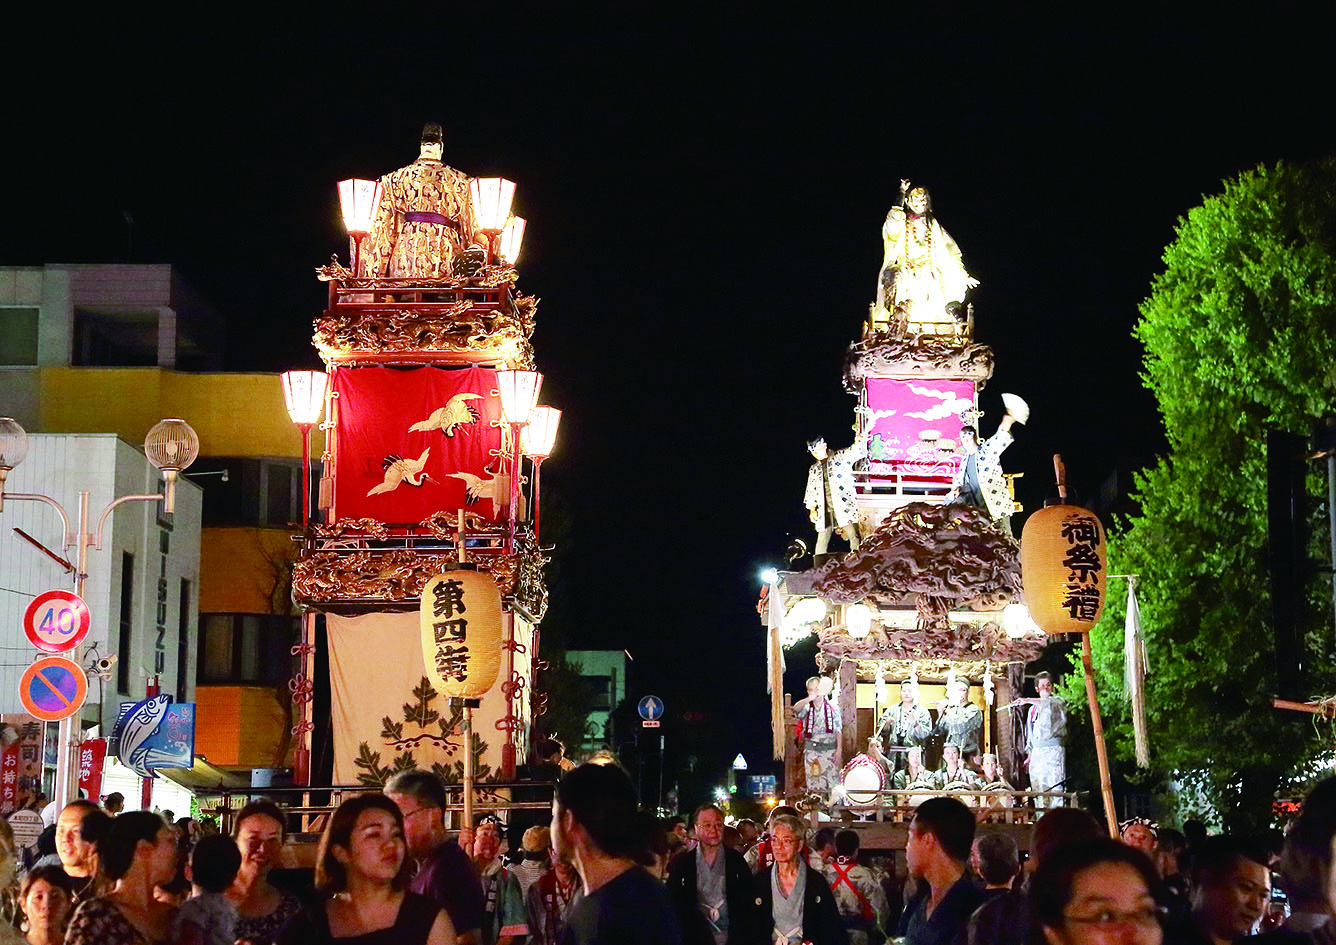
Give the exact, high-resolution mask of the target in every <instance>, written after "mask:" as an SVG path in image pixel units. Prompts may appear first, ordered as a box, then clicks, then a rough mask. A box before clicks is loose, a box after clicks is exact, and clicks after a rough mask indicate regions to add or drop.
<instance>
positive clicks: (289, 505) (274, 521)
mask: <svg viewBox="0 0 1336 945" xmlns="http://www.w3.org/2000/svg"><path fill="white" fill-rule="evenodd" d="M300 476H301V463H297V464H296V465H295V466H290V465H288V464H287V463H279V462H273V461H268V462H266V463H265V468H264V485H265V506H264V507H265V519H264V524H266V525H288V524H290V523H292V522H296V521H299V520H300V518H301V516H300V514H299V513H298V506H300V505H301V498H300V496H301V479H300ZM294 482H295V484H296V488H295V489H294V488H293V486H294Z"/></svg>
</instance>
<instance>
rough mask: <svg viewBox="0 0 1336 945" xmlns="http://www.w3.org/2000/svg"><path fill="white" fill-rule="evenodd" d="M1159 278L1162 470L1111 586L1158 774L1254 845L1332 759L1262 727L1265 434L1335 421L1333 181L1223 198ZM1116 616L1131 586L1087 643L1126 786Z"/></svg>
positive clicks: (1324, 634)
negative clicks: (1142, 663)
mask: <svg viewBox="0 0 1336 945" xmlns="http://www.w3.org/2000/svg"><path fill="white" fill-rule="evenodd" d="M1163 259H1164V263H1165V269H1164V271H1163V272H1162V273H1160V274H1159V275H1158V276H1157V277H1156V278H1155V279H1154V281H1153V283H1152V286H1151V294H1150V297H1149V298H1147V299H1146V300H1145V301H1144V302H1143V303H1142V304H1141V307H1140V314H1141V318H1140V321H1139V322H1138V324H1137V326H1136V329H1135V335H1136V337H1137V338H1138V339H1139V340H1140V341H1141V342H1142V343H1143V344H1144V345H1145V348H1146V355H1145V371H1144V373H1143V375H1142V378H1143V381H1144V382H1145V384H1146V386H1147V387H1148V388H1149V389H1150V390H1151V391H1153V392H1154V394H1155V396H1156V397H1157V398H1158V400H1159V406H1160V411H1161V413H1162V415H1163V417H1164V423H1165V430H1166V433H1167V435H1168V440H1169V444H1170V454H1169V455H1168V456H1167V457H1162V458H1161V459H1160V460H1159V461H1158V462H1157V464H1156V465H1155V466H1154V467H1152V468H1150V469H1147V470H1145V471H1143V472H1142V473H1141V474H1139V475H1138V477H1137V479H1136V498H1137V499H1138V500H1139V502H1140V509H1141V510H1140V514H1139V515H1137V516H1134V517H1132V518H1131V519H1130V521H1127V522H1124V523H1120V525H1121V527H1120V528H1119V529H1118V530H1117V532H1118V533H1117V534H1115V535H1113V536H1112V538H1111V539H1110V542H1109V551H1110V564H1111V568H1110V570H1111V571H1112V572H1114V573H1136V574H1139V575H1140V583H1139V584H1138V586H1137V595H1138V600H1139V601H1140V604H1141V611H1142V617H1143V627H1144V632H1145V636H1146V643H1147V650H1148V655H1149V665H1150V672H1149V676H1148V679H1147V686H1146V701H1147V707H1148V715H1149V727H1150V732H1151V739H1152V742H1151V752H1152V764H1153V765H1154V767H1155V772H1154V774H1158V775H1159V776H1161V777H1169V776H1173V777H1177V778H1178V779H1180V780H1187V781H1190V782H1193V783H1194V784H1196V785H1199V786H1200V787H1201V789H1202V790H1203V791H1204V793H1205V795H1206V797H1207V798H1208V799H1209V800H1210V801H1211V802H1212V803H1214V804H1215V805H1216V806H1217V807H1218V808H1219V810H1220V812H1221V815H1222V816H1223V818H1224V820H1225V823H1226V825H1227V826H1230V827H1235V828H1244V827H1257V826H1260V825H1262V824H1264V823H1266V822H1268V821H1269V818H1270V806H1271V805H1270V802H1271V799H1272V797H1274V795H1275V793H1276V791H1277V790H1278V789H1280V788H1281V787H1283V786H1284V785H1285V784H1286V783H1287V781H1289V780H1290V779H1292V778H1294V777H1295V776H1296V772H1299V771H1301V770H1303V769H1306V768H1307V767H1308V766H1309V765H1310V764H1311V763H1312V761H1313V759H1314V758H1315V757H1316V756H1317V755H1318V754H1319V753H1320V752H1322V751H1324V750H1325V751H1327V752H1329V751H1330V745H1329V739H1326V738H1319V736H1318V735H1317V734H1316V733H1315V731H1314V728H1313V726H1312V725H1311V724H1310V720H1309V718H1307V717H1301V716H1298V715H1295V714H1293V713H1286V712H1280V711H1277V710H1274V709H1272V708H1271V699H1272V697H1273V695H1274V693H1275V666H1274V659H1273V637H1272V620H1271V602H1270V594H1269V588H1268V577H1267V573H1268V572H1267V548H1266V501H1267V500H1266V430H1267V429H1268V428H1269V427H1276V428H1280V429H1284V430H1290V431H1293V432H1305V433H1306V432H1307V431H1308V429H1309V428H1310V426H1311V424H1312V423H1313V422H1314V421H1315V420H1316V419H1318V418H1320V417H1322V416H1324V415H1326V414H1329V413H1331V412H1333V406H1334V402H1336V396H1334V391H1333V386H1334V381H1336V374H1334V373H1333V372H1334V371H1336V163H1333V162H1332V161H1327V162H1323V163H1321V164H1316V165H1310V166H1303V167H1299V166H1294V165H1288V164H1280V165H1277V166H1276V167H1274V168H1266V167H1259V168H1257V169H1256V170H1254V171H1250V172H1247V173H1244V174H1242V175H1240V176H1239V177H1238V178H1237V179H1235V180H1231V181H1226V182H1225V183H1224V191H1223V193H1221V194H1218V195H1216V196H1212V197H1208V198H1206V199H1205V201H1204V202H1203V204H1202V205H1201V206H1199V207H1196V208H1195V209H1193V210H1191V211H1189V213H1188V215H1187V218H1186V219H1180V220H1179V222H1178V226H1177V228H1176V235H1175V239H1174V241H1173V242H1172V243H1171V244H1170V245H1169V247H1168V248H1167V249H1166V250H1165V252H1164V257H1163ZM1318 483H1319V480H1318V479H1317V477H1316V476H1314V477H1311V479H1310V492H1312V493H1313V494H1314V495H1315V496H1316V495H1318V494H1319V491H1318V488H1317V487H1318ZM1322 513H1323V516H1324V517H1325V510H1324V509H1323V510H1322ZM1308 587H1309V589H1310V593H1309V599H1308V601H1307V602H1306V603H1307V605H1308V612H1307V616H1308V638H1309V643H1310V654H1313V655H1314V656H1319V657H1320V660H1319V662H1318V663H1317V664H1316V666H1315V669H1316V672H1314V673H1312V674H1310V675H1311V678H1312V679H1313V680H1315V681H1316V685H1318V686H1325V687H1327V689H1328V691H1330V688H1331V686H1332V684H1333V680H1332V678H1331V675H1330V668H1331V664H1330V661H1329V651H1330V646H1331V645H1330V637H1331V628H1330V623H1331V618H1330V613H1331V612H1330V609H1329V607H1330V605H1329V598H1328V597H1327V596H1326V595H1327V593H1328V591H1325V590H1323V588H1322V583H1321V582H1318V581H1310V582H1309V584H1308ZM1125 600H1126V582H1125V581H1117V580H1115V581H1113V582H1111V586H1110V596H1109V602H1108V608H1107V610H1106V611H1105V615H1104V618H1103V620H1102V621H1101V623H1100V625H1099V626H1098V627H1097V628H1096V629H1095V631H1094V633H1093V634H1092V638H1091V642H1092V646H1093V647H1094V650H1095V654H1096V657H1095V658H1096V664H1097V667H1096V668H1097V677H1098V683H1099V691H1100V697H1101V707H1102V709H1103V710H1104V713H1105V716H1106V725H1107V727H1108V729H1109V731H1110V751H1111V754H1112V756H1113V757H1114V759H1115V760H1116V761H1117V762H1119V767H1120V768H1121V770H1122V772H1123V774H1124V775H1130V776H1132V777H1136V775H1135V773H1134V772H1133V768H1132V764H1133V762H1132V734H1131V725H1130V721H1129V714H1128V711H1127V705H1126V703H1125V702H1124V701H1123V700H1122V699H1121V694H1122V690H1123V678H1122V676H1123V672H1122V665H1123V664H1122V660H1123V614H1124V611H1123V604H1124V602H1125ZM1077 666H1078V668H1079V661H1078V662H1077ZM1070 682H1071V683H1079V678H1077V679H1073V680H1071V681H1070ZM1070 688H1071V687H1070V686H1069V689H1070ZM1069 695H1072V696H1073V704H1074V708H1077V707H1082V706H1083V702H1084V700H1079V697H1077V695H1076V693H1074V692H1070V693H1069ZM1078 711H1080V709H1079V708H1078ZM1324 740H1325V741H1327V742H1328V744H1327V745H1325V746H1324V744H1323V741H1324ZM1141 780H1146V779H1145V778H1144V777H1142V778H1141Z"/></svg>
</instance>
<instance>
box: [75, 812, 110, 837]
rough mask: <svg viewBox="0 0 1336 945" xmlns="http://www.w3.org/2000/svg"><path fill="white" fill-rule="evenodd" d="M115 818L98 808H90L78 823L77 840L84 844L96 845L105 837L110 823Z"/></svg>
mask: <svg viewBox="0 0 1336 945" xmlns="http://www.w3.org/2000/svg"><path fill="white" fill-rule="evenodd" d="M114 819H115V818H114V817H112V816H111V815H110V814H108V813H107V812H106V811H104V810H103V809H102V808H100V807H91V808H89V809H88V813H86V814H84V816H83V820H81V821H79V839H80V840H82V841H83V842H84V843H97V842H98V841H99V840H101V839H102V838H103V837H105V836H106V835H107V830H108V829H109V828H110V827H111V822H112V821H113V820H114Z"/></svg>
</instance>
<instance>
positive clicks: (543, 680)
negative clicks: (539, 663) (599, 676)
mask: <svg viewBox="0 0 1336 945" xmlns="http://www.w3.org/2000/svg"><path fill="white" fill-rule="evenodd" d="M543 660H544V662H546V663H547V666H546V668H544V669H542V670H540V672H539V674H538V689H539V691H540V692H542V693H544V694H545V695H546V697H547V703H546V706H547V707H546V710H545V711H544V712H543V714H542V715H541V716H539V717H538V718H537V719H536V720H535V722H534V725H535V728H537V729H538V730H539V731H540V732H542V733H543V735H555V736H556V737H557V738H559V739H560V740H561V743H562V744H563V745H565V746H566V751H567V753H568V754H570V755H572V756H574V755H575V754H576V753H577V752H578V751H579V750H580V745H581V743H582V742H584V740H585V739H586V738H588V737H590V736H592V735H593V734H594V731H593V723H591V722H590V721H589V713H590V712H591V711H592V709H593V705H594V693H593V690H592V689H591V687H590V686H589V684H588V683H586V682H585V680H584V677H583V676H582V675H581V674H580V666H579V665H578V664H577V663H573V662H571V661H570V660H568V659H567V658H566V654H565V652H564V651H561V650H550V651H548V652H546V653H545V654H544V655H543Z"/></svg>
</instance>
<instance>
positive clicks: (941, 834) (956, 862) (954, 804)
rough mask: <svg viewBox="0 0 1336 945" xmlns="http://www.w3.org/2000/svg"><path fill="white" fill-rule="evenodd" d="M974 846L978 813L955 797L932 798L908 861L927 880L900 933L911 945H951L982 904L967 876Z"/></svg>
mask: <svg viewBox="0 0 1336 945" xmlns="http://www.w3.org/2000/svg"><path fill="white" fill-rule="evenodd" d="M973 843H974V815H973V814H972V813H971V812H970V809H969V808H968V807H966V806H965V805H964V804H962V803H960V801H958V800H956V799H955V798H954V797H934V798H929V799H928V800H926V801H924V802H923V803H922V804H920V805H919V807H918V809H917V810H916V811H915V812H914V819H913V820H912V821H911V822H910V825H909V835H908V842H907V844H906V846H905V860H906V861H907V862H908V864H909V873H910V875H911V876H912V877H914V879H915V880H921V881H922V882H921V884H920V889H919V891H918V892H917V893H916V894H915V895H914V897H913V898H911V899H910V900H909V902H908V903H906V904H905V911H904V913H903V914H902V915H901V916H900V924H899V927H898V928H897V930H896V934H897V935H901V936H904V938H905V942H906V943H907V945H950V943H951V942H953V941H954V940H955V937H956V935H958V934H959V933H960V931H961V929H963V928H964V927H965V923H966V922H968V921H969V918H970V916H971V915H972V914H973V912H974V910H975V909H977V908H978V907H979V906H980V904H982V902H983V894H982V893H981V892H979V890H978V889H976V888H975V886H974V884H973V883H971V882H970V881H969V878H968V877H967V876H966V875H965V861H966V860H968V859H969V855H970V847H971V846H972V845H973Z"/></svg>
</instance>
